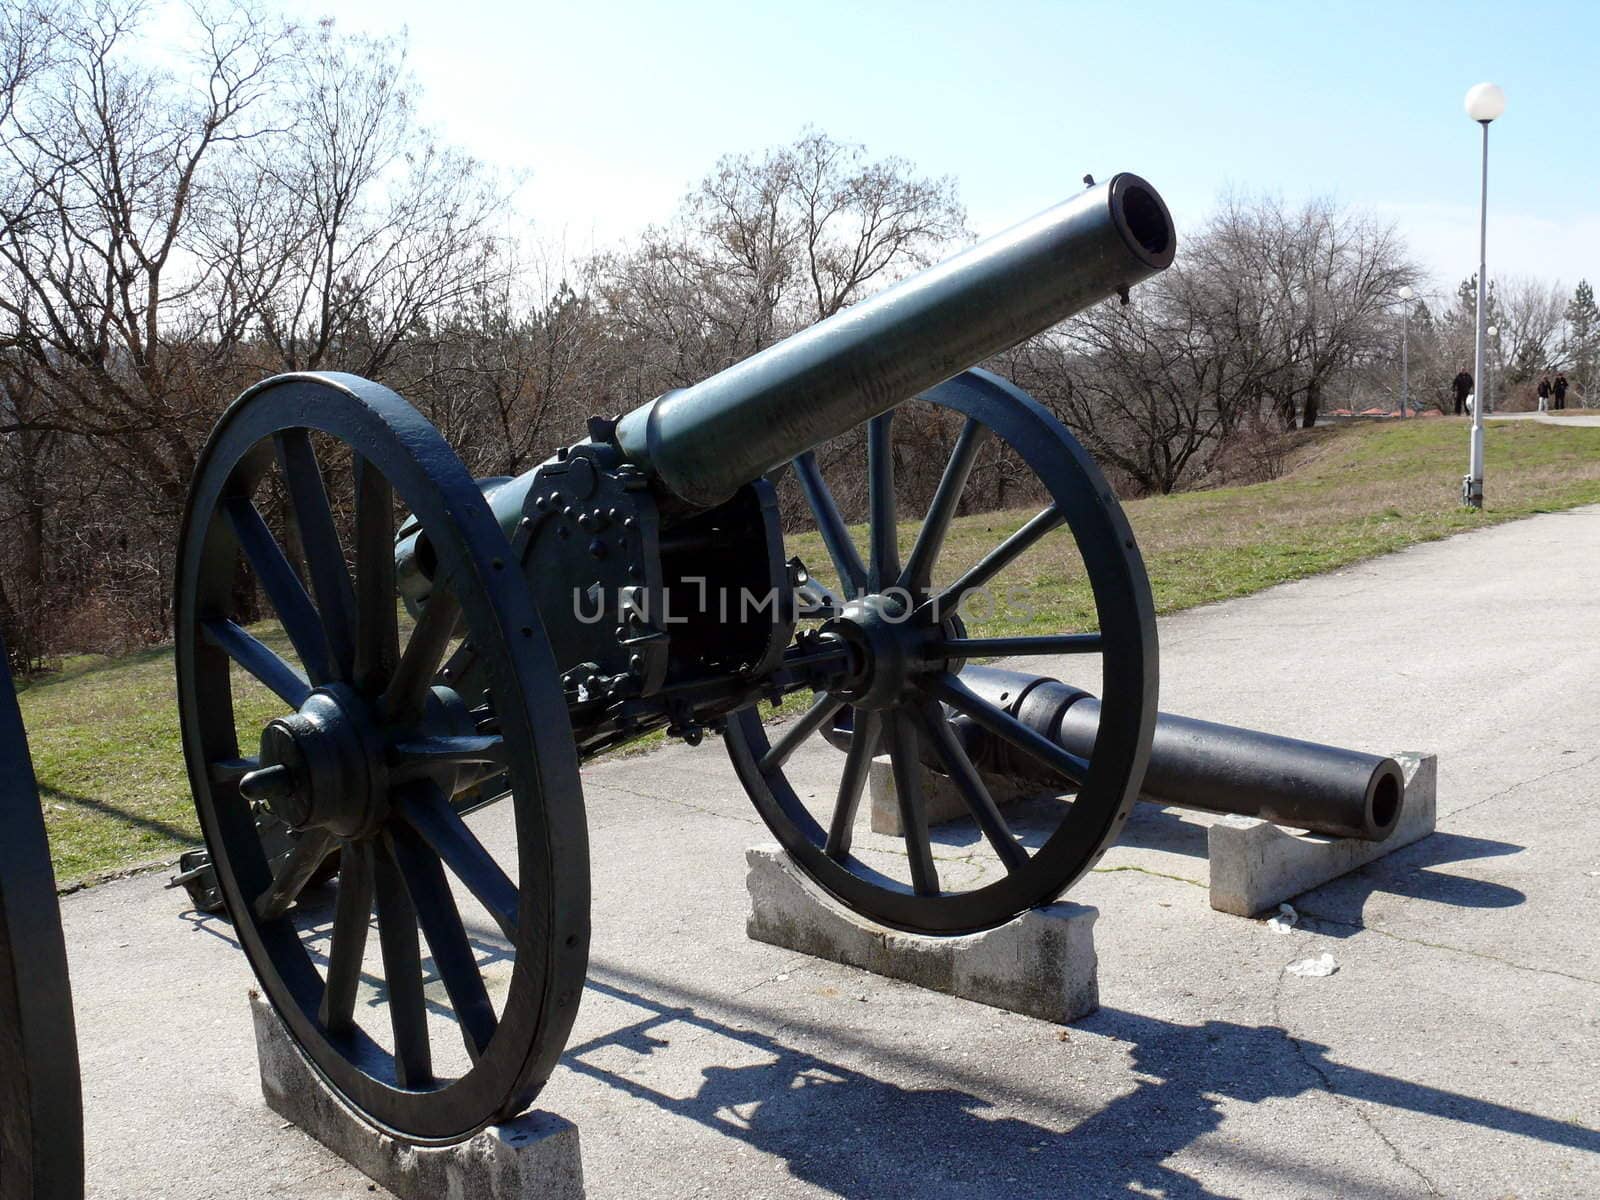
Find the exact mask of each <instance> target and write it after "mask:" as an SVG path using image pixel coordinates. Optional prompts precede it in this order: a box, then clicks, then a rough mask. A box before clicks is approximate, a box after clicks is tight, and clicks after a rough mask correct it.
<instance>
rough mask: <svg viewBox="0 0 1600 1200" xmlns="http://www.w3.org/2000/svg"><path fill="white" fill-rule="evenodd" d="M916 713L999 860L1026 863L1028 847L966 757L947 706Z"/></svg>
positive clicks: (1014, 866)
mask: <svg viewBox="0 0 1600 1200" xmlns="http://www.w3.org/2000/svg"><path fill="white" fill-rule="evenodd" d="M917 715H918V717H919V718H920V719H919V722H918V723H919V724H920V725H921V726H922V729H923V732H924V733H925V734H926V735H927V737H928V739H929V740H930V741H931V742H932V743H933V752H934V753H935V754H937V755H938V756H939V761H941V762H942V763H944V765H945V769H946V770H947V771H948V772H949V774H950V779H951V782H953V783H954V784H955V785H956V790H957V791H958V792H960V793H961V799H962V800H963V801H965V802H966V805H967V809H968V811H970V812H971V813H972V819H973V820H974V821H976V822H977V823H978V828H979V829H981V830H983V836H984V837H986V838H987V839H988V840H989V844H990V845H991V846H993V847H994V852H995V853H996V854H998V855H999V856H1000V861H1001V862H1002V863H1004V864H1005V868H1006V870H1007V871H1016V870H1019V869H1020V868H1022V867H1025V866H1027V864H1028V852H1027V850H1025V849H1023V847H1022V845H1021V844H1020V843H1019V842H1018V841H1017V839H1016V835H1015V834H1013V833H1012V832H1011V827H1010V826H1009V825H1007V824H1006V819H1005V818H1004V817H1003V816H1001V815H1000V809H999V808H998V807H997V806H996V805H995V802H994V797H993V796H991V795H990V794H989V789H988V787H987V786H985V784H984V782H983V777H982V776H981V775H979V774H978V770H977V768H976V767H974V766H973V765H972V760H971V759H970V758H968V757H967V752H966V750H965V749H964V748H963V747H962V745H961V741H960V739H959V738H957V737H956V735H955V733H954V732H953V731H952V730H951V728H950V724H949V722H948V721H946V720H945V716H944V710H943V709H942V708H940V707H939V706H938V705H937V704H933V705H929V706H928V707H927V708H924V709H919V710H918V713H917Z"/></svg>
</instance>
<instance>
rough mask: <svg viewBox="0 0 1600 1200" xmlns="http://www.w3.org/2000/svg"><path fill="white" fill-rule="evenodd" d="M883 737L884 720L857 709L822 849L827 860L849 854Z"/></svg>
mask: <svg viewBox="0 0 1600 1200" xmlns="http://www.w3.org/2000/svg"><path fill="white" fill-rule="evenodd" d="M882 735H883V719H882V717H880V716H879V715H878V714H877V713H876V712H869V711H867V710H866V709H859V708H858V709H856V710H855V713H854V714H853V716H852V717H851V721H850V749H849V751H848V752H847V753H846V754H845V756H844V774H843V775H841V776H840V777H839V797H838V799H837V800H835V801H834V805H833V820H832V821H831V822H829V824H828V840H827V842H826V844H824V846H823V847H822V849H823V853H825V854H827V855H828V857H830V858H836V859H842V858H844V857H846V856H847V855H848V854H849V853H850V841H851V838H852V837H854V835H855V824H856V810H857V809H859V808H860V807H861V793H862V790H863V789H864V788H865V787H866V784H867V772H868V770H869V769H870V768H871V766H872V756H873V755H875V754H877V752H878V742H879V741H880V740H881V738H882Z"/></svg>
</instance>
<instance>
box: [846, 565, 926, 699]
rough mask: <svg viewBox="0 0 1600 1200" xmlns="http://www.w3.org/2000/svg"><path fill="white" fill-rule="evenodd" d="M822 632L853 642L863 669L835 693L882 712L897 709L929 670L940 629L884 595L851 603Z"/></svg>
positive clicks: (899, 598)
mask: <svg viewBox="0 0 1600 1200" xmlns="http://www.w3.org/2000/svg"><path fill="white" fill-rule="evenodd" d="M822 632H823V633H834V634H837V635H838V636H840V637H842V638H844V639H845V640H846V641H847V642H849V643H850V645H851V646H853V647H854V648H855V649H856V650H857V652H858V653H857V655H856V656H855V657H856V660H857V661H858V662H859V663H860V664H861V667H860V670H859V671H858V672H857V673H856V674H855V675H854V676H852V677H851V678H850V679H848V680H846V681H845V683H844V684H843V686H841V687H839V688H837V689H835V690H834V694H835V695H837V696H839V697H841V698H843V699H845V700H848V701H849V702H850V703H851V704H853V705H855V706H856V707H857V708H868V709H881V708H891V707H893V706H894V705H896V704H898V703H899V702H900V701H901V700H902V699H903V698H904V696H905V694H906V692H907V691H909V690H910V689H911V685H912V683H913V681H914V680H915V679H916V678H917V676H918V675H919V674H922V673H923V672H925V671H927V670H928V654H927V650H928V645H929V643H930V642H931V641H934V640H935V639H936V637H937V632H938V627H937V626H936V625H934V624H933V623H932V622H931V621H929V620H926V619H918V618H916V617H915V616H914V613H913V612H912V610H911V607H910V604H909V598H908V597H905V596H897V595H894V594H892V593H883V592H879V593H874V594H872V595H868V596H860V597H857V598H856V599H854V600H851V601H849V602H848V603H847V604H846V605H845V606H844V609H843V610H842V611H841V612H840V613H839V615H838V616H837V617H834V618H833V619H831V620H829V621H828V622H826V623H825V624H824V625H823V626H822Z"/></svg>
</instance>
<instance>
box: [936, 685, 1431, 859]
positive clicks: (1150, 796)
mask: <svg viewBox="0 0 1600 1200" xmlns="http://www.w3.org/2000/svg"><path fill="white" fill-rule="evenodd" d="M961 681H962V682H963V683H965V684H966V685H967V686H968V687H970V688H971V689H972V690H973V691H974V692H977V693H978V694H979V695H980V696H983V697H984V698H985V699H987V700H989V701H990V702H991V703H993V704H996V705H998V706H999V707H1001V708H1004V709H1005V710H1006V711H1007V712H1009V713H1010V714H1011V715H1012V716H1013V717H1015V718H1017V720H1019V721H1021V722H1022V723H1023V724H1024V725H1026V726H1028V728H1030V729H1032V730H1033V731H1034V732H1036V733H1039V734H1042V735H1043V736H1045V737H1047V738H1049V739H1051V740H1052V741H1054V742H1056V743H1058V744H1059V745H1061V746H1062V747H1064V748H1065V749H1067V750H1070V751H1071V752H1072V753H1074V754H1076V755H1079V756H1080V757H1083V758H1088V757H1090V756H1091V754H1092V753H1093V750H1094V741H1095V733H1096V731H1097V730H1098V728H1099V724H1100V702H1099V701H1098V700H1096V699H1095V698H1094V697H1093V696H1091V695H1089V694H1088V693H1087V692H1083V691H1080V690H1078V689H1077V688H1074V687H1071V686H1069V685H1068V684H1065V683H1062V682H1060V681H1059V680H1056V679H1051V678H1049V677H1048V676H1039V675H1028V674H1025V673H1023V672H1021V671H1007V670H1003V669H1000V668H998V667H977V666H969V667H967V668H966V669H965V670H963V671H962V672H961ZM954 723H955V724H956V725H958V726H963V728H962V740H963V741H964V742H965V743H966V746H967V749H968V753H969V754H970V755H971V756H972V758H973V761H974V763H975V764H976V765H977V766H978V767H979V768H980V769H981V770H984V771H986V772H991V773H993V774H997V775H1003V776H1007V777H1010V778H1016V779H1022V780H1027V781H1032V782H1039V783H1047V784H1048V783H1059V781H1060V778H1059V776H1057V775H1055V774H1054V773H1052V772H1051V770H1050V769H1049V768H1048V767H1046V766H1045V765H1044V764H1043V763H1040V762H1039V761H1038V760H1037V759H1034V758H1032V757H1030V756H1029V755H1026V754H1024V753H1023V752H1022V751H1020V750H1017V749H1015V748H1013V747H1012V746H1011V745H1010V744H1008V743H1006V742H1003V741H1000V740H999V739H997V738H995V737H994V736H993V735H991V734H989V733H987V732H986V731H984V730H982V729H979V728H977V727H976V726H974V725H972V724H971V722H970V721H968V719H967V718H965V717H957V718H956V719H955V721H954ZM1140 799H1142V800H1148V801H1150V802H1152V803H1155V804H1163V805H1173V806H1176V807H1179V808H1198V809H1204V810H1206V811H1209V812H1219V813H1236V814H1238V815H1240V816H1247V817H1259V818H1261V819H1262V820H1265V821H1271V822H1273V823H1275V824H1278V825H1288V826H1292V827H1294V828H1296V829H1306V830H1310V831H1311V832H1313V833H1320V834H1326V835H1328V836H1331V837H1348V838H1361V839H1363V840H1365V841H1374V842H1376V841H1382V840H1383V839H1384V838H1386V837H1388V836H1389V834H1390V833H1392V832H1393V831H1394V827H1395V825H1396V823H1397V822H1398V821H1399V819H1400V808H1401V805H1402V804H1403V803H1404V802H1405V780H1404V776H1403V775H1402V774H1401V771H1400V765H1399V764H1398V763H1396V762H1395V761H1394V759H1392V758H1384V757H1381V756H1379V755H1376V754H1362V753H1359V752H1358V751H1355V750H1344V749H1340V748H1339V747H1337V746H1323V745H1319V744H1318V743H1316V742H1302V741H1298V740H1296V739H1295V738H1286V737H1279V736H1277V735H1276V734H1271V733H1259V732H1257V731H1256V730H1253V729H1238V728H1235V727H1233V726H1231V725H1218V724H1215V723H1214V722H1211V721H1197V720H1195V719H1194V718H1192V717H1178V716H1172V715H1170V714H1168V713H1159V714H1157V717H1156V730H1155V738H1154V740H1153V742H1152V743H1151V747H1150V765H1149V767H1148V769H1147V770H1146V771H1145V776H1144V785H1143V787H1142V789H1141V791H1140Z"/></svg>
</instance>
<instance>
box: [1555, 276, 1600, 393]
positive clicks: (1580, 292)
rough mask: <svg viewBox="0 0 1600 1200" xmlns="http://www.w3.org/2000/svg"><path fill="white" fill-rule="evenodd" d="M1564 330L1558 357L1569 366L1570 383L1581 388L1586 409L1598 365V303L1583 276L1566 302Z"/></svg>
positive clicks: (1599, 329) (1592, 390) (1599, 321)
mask: <svg viewBox="0 0 1600 1200" xmlns="http://www.w3.org/2000/svg"><path fill="white" fill-rule="evenodd" d="M1566 321H1567V332H1566V336H1565V337H1564V338H1563V339H1562V341H1561V357H1562V358H1563V359H1565V360H1566V361H1567V362H1568V363H1569V364H1570V365H1571V369H1572V374H1573V382H1574V383H1576V384H1577V385H1578V387H1579V388H1580V389H1582V391H1583V404H1584V407H1585V408H1587V407H1588V405H1589V397H1590V396H1592V395H1593V394H1594V385H1595V382H1596V380H1595V376H1596V366H1597V365H1600V306H1597V305H1596V304H1595V301H1594V289H1593V288H1592V287H1590V286H1589V281H1588V280H1587V279H1580V280H1578V286H1577V288H1575V289H1574V290H1573V293H1572V299H1571V300H1569V301H1567V313H1566Z"/></svg>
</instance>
